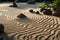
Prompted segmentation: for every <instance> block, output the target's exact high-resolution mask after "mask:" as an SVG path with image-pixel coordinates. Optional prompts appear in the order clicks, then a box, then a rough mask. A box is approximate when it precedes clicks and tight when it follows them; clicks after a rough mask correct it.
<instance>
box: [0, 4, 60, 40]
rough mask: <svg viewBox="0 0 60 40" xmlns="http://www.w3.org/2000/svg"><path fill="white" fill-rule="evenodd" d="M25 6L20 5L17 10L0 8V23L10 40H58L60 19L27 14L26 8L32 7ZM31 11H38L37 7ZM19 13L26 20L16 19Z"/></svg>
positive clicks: (59, 37)
mask: <svg viewBox="0 0 60 40" xmlns="http://www.w3.org/2000/svg"><path fill="white" fill-rule="evenodd" d="M26 5H27V4H25V5H21V7H20V8H19V9H18V8H11V7H7V6H3V7H0V23H2V24H4V27H5V32H6V33H7V35H8V37H9V38H10V40H53V38H54V40H58V39H59V40H60V34H59V33H60V21H59V20H60V18H58V17H54V16H47V15H38V14H32V13H29V12H28V10H29V9H30V8H29V7H28V6H31V7H32V6H33V5H27V6H26ZM25 7H27V8H25ZM33 7H36V5H35V6H33ZM33 7H32V8H33ZM1 9H2V10H1ZM33 9H34V10H35V11H36V10H39V9H38V8H37V7H36V8H33ZM6 10H7V11H6ZM20 13H23V14H24V15H26V16H27V18H28V19H27V18H25V19H19V18H17V15H19V14H20ZM57 37H58V38H57Z"/></svg>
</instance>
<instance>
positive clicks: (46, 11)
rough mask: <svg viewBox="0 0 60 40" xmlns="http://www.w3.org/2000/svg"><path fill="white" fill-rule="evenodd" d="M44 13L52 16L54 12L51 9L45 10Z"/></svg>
mask: <svg viewBox="0 0 60 40" xmlns="http://www.w3.org/2000/svg"><path fill="white" fill-rule="evenodd" d="M43 13H44V14H46V15H52V11H51V10H50V9H45V10H43Z"/></svg>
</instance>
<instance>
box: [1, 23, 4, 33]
mask: <svg viewBox="0 0 60 40" xmlns="http://www.w3.org/2000/svg"><path fill="white" fill-rule="evenodd" d="M1 33H4V25H3V24H0V34H1Z"/></svg>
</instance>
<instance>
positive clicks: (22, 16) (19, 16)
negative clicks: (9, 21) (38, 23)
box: [17, 14, 26, 18]
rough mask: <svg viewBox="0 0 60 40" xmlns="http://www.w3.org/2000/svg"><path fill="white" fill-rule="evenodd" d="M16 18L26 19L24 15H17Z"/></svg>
mask: <svg viewBox="0 0 60 40" xmlns="http://www.w3.org/2000/svg"><path fill="white" fill-rule="evenodd" d="M17 17H18V18H26V16H25V15H24V14H19V15H18V16H17Z"/></svg>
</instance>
